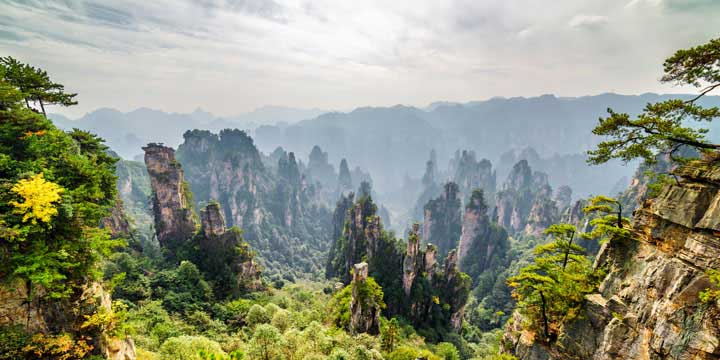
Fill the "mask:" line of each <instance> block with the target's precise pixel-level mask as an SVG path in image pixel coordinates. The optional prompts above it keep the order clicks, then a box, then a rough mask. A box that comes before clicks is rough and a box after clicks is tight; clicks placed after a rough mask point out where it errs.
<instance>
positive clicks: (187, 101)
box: [0, 0, 720, 116]
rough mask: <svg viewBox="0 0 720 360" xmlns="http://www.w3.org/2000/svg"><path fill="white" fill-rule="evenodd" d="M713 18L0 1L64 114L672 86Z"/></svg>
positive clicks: (474, 8)
mask: <svg viewBox="0 0 720 360" xmlns="http://www.w3.org/2000/svg"><path fill="white" fill-rule="evenodd" d="M718 18H720V1H717V0H593V1H581V0H523V1H520V0H518V1H513V0H459V1H449V0H431V1H420V0H378V1H374V0H363V1H355V0H352V1H340V0H323V1H310V0H291V1H279V0H276V1H260V0H202V1H200V0H153V1H148V0H127V1H120V0H112V1H111V0H107V1H80V0H66V1H18V2H15V1H8V0H0V55H11V56H14V57H17V58H19V59H20V60H22V61H24V62H28V63H31V64H34V65H38V66H41V67H42V68H44V69H46V70H48V72H49V73H50V74H51V76H52V77H53V78H54V79H56V80H57V81H59V82H61V83H63V84H65V85H66V88H67V89H69V90H71V91H74V92H78V93H79V94H80V95H79V96H78V99H79V101H80V105H79V106H76V107H74V108H72V109H68V110H66V111H59V110H60V109H52V111H56V112H63V113H65V114H68V115H71V116H79V115H82V114H83V113H85V112H87V111H91V110H94V109H96V108H99V107H113V108H117V109H120V110H123V111H128V110H132V109H135V108H137V107H151V108H156V109H162V110H165V111H174V112H189V111H192V110H194V109H195V108H197V107H202V108H204V109H206V110H208V111H211V112H214V113H216V114H221V115H232V114H238V113H241V112H245V111H249V110H252V109H253V108H256V107H259V106H263V105H268V104H272V105H286V106H294V107H304V108H309V107H317V108H323V109H339V110H347V109H351V108H354V107H357V106H366V105H376V106H379V105H393V104H398V103H400V104H406V105H416V106H424V105H427V104H428V103H430V102H433V101H438V100H449V101H469V100H480V99H487V98H490V97H493V96H506V97H509V96H534V95H541V94H548V93H552V94H557V95H561V96H577V95H588V94H598V93H602V92H618V93H625V94H640V93H643V92H679V91H682V89H677V88H673V87H671V86H668V85H661V84H659V83H658V82H657V80H658V78H659V77H660V76H661V75H662V66H661V65H662V60H663V59H664V58H665V57H667V56H668V55H670V54H672V52H673V51H674V50H676V49H679V48H685V47H689V46H692V45H697V44H701V43H703V42H705V41H707V40H709V39H711V38H713V37H717V36H719V35H720V22H718ZM686 90H687V89H686Z"/></svg>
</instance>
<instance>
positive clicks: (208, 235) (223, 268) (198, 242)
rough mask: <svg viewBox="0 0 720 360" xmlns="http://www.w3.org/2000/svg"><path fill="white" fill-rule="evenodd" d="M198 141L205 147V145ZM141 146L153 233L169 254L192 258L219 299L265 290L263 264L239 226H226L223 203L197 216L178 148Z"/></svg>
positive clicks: (208, 207) (175, 258)
mask: <svg viewBox="0 0 720 360" xmlns="http://www.w3.org/2000/svg"><path fill="white" fill-rule="evenodd" d="M195 145H196V146H198V148H199V150H202V149H203V145H202V144H195ZM143 149H144V150H145V163H146V164H147V168H148V174H149V176H150V183H151V185H152V190H153V213H154V216H155V224H156V228H155V231H156V235H157V238H158V240H159V242H160V246H161V249H162V250H163V253H164V254H165V256H166V258H168V259H170V260H173V261H177V260H182V259H183V258H185V259H189V260H192V262H193V263H194V264H196V265H197V266H198V268H200V270H202V271H203V272H204V273H205V275H206V277H207V278H208V279H210V280H213V281H214V286H215V289H214V290H215V294H216V295H217V296H219V297H221V298H223V297H226V296H229V295H234V296H237V295H239V294H240V293H242V292H246V291H255V290H259V289H261V288H262V287H263V286H262V282H261V280H260V268H259V266H258V265H257V264H256V263H255V261H254V255H253V253H252V252H251V251H250V246H249V245H248V243H246V242H245V241H244V240H243V237H242V232H241V230H240V229H239V228H237V227H231V228H230V229H227V228H226V223H225V216H224V214H223V212H222V210H223V209H222V205H221V204H220V203H218V202H216V201H209V203H208V204H207V205H205V207H203V209H202V210H201V211H200V214H199V215H200V216H199V219H196V217H195V214H194V212H193V210H192V209H193V202H192V199H193V193H192V191H191V190H190V189H188V187H187V186H186V185H185V182H184V179H183V167H182V166H181V165H180V163H178V162H177V161H176V160H175V152H174V150H173V149H172V148H168V147H164V146H161V145H157V144H149V145H148V146H146V147H144V148H143ZM296 170H297V169H296ZM298 177H299V175H298ZM197 222H199V223H200V224H199V228H200V229H199V230H200V231H197V230H196V229H197V227H198V224H197Z"/></svg>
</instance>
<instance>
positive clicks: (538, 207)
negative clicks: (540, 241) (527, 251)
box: [525, 197, 560, 236]
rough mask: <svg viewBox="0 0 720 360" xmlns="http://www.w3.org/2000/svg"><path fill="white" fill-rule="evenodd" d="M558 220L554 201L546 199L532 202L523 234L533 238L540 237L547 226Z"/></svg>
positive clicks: (558, 216)
mask: <svg viewBox="0 0 720 360" xmlns="http://www.w3.org/2000/svg"><path fill="white" fill-rule="evenodd" d="M559 219H560V215H559V212H558V208H557V205H556V203H555V201H553V200H551V199H548V198H545V197H543V198H538V199H535V202H533V206H532V208H531V209H530V214H529V215H528V219H527V224H526V225H525V233H526V234H531V235H535V236H542V234H543V231H545V229H547V227H548V226H550V225H552V224H555V223H557V222H558V220H559Z"/></svg>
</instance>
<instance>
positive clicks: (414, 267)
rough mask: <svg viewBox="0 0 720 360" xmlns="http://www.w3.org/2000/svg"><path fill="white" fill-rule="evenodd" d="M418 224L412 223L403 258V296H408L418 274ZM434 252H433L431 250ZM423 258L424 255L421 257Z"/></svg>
mask: <svg viewBox="0 0 720 360" xmlns="http://www.w3.org/2000/svg"><path fill="white" fill-rule="evenodd" d="M419 228H420V226H419V225H418V224H414V225H413V228H412V230H410V234H409V235H408V241H407V248H406V250H405V259H403V290H405V296H410V290H411V289H412V284H413V282H414V281H415V277H416V276H417V274H418V260H420V255H421V254H420V237H419V236H418V231H419V230H420V229H419ZM433 253H434V252H433ZM422 259H423V260H424V257H423V258H422Z"/></svg>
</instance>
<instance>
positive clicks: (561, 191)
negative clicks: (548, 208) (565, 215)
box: [554, 185, 572, 212]
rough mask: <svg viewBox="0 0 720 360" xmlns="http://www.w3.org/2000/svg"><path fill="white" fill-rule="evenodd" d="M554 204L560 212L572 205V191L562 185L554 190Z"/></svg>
mask: <svg viewBox="0 0 720 360" xmlns="http://www.w3.org/2000/svg"><path fill="white" fill-rule="evenodd" d="M554 200H555V202H556V203H557V207H558V209H559V210H560V211H561V212H562V211H563V210H565V209H567V208H568V207H570V205H572V189H571V188H570V187H569V186H567V185H562V186H560V187H558V188H557V190H555V197H554Z"/></svg>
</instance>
